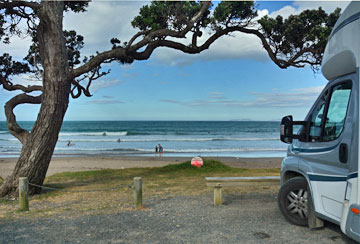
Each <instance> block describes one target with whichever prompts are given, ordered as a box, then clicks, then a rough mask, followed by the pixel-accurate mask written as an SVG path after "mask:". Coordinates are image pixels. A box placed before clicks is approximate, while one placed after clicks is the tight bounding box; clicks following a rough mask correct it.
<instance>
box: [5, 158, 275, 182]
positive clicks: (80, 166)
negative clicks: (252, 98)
mask: <svg viewBox="0 0 360 244" xmlns="http://www.w3.org/2000/svg"><path fill="white" fill-rule="evenodd" d="M208 158H212V159H216V160H219V161H221V162H223V163H225V164H226V165H229V166H232V167H238V168H280V164H281V160H282V158H235V157H208ZM16 160H17V159H16V158H1V159H0V177H2V178H3V179H5V178H6V177H7V176H8V175H9V174H10V173H11V172H12V170H13V169H14V166H15V163H16ZM187 160H191V158H190V157H162V158H160V157H155V156H154V157H141V156H138V157H137V156H131V157H120V156H119V157H109V156H87V157H53V159H52V160H51V163H50V166H49V170H48V172H47V176H50V175H53V174H56V173H60V172H74V171H86V170H97V169H124V168H140V167H141V168H143V167H161V166H164V165H168V164H177V163H182V162H185V161H187Z"/></svg>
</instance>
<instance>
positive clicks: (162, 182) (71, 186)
mask: <svg viewBox="0 0 360 244" xmlns="http://www.w3.org/2000/svg"><path fill="white" fill-rule="evenodd" d="M259 175H280V169H245V168H232V167H229V166H227V165H224V164H223V163H221V162H219V161H216V160H206V159H205V160H204V166H203V167H201V168H197V167H193V166H191V163H190V161H187V162H184V163H180V164H173V165H167V166H164V167H156V168H130V169H121V170H111V169H106V170H94V171H81V172H65V173H59V174H55V175H53V176H50V177H48V178H47V179H46V180H45V183H44V185H45V186H50V187H55V188H60V189H63V190H65V191H62V190H61V191H48V192H47V193H46V194H42V195H38V196H34V197H32V198H31V199H30V212H29V213H19V212H16V208H17V205H16V204H14V203H13V204H11V203H1V204H0V218H2V217H9V216H10V218H16V217H24V216H29V217H34V216H37V217H38V216H51V215H54V214H56V215H58V214H61V215H66V216H69V217H72V216H78V215H79V214H81V215H88V214H98V213H103V212H106V213H112V212H118V211H123V210H131V209H132V205H133V202H132V201H133V195H132V194H133V192H132V189H131V188H129V187H127V185H130V184H131V183H132V182H133V178H134V177H137V176H141V177H142V178H143V198H144V200H145V201H146V199H149V198H153V197H168V196H174V195H200V194H212V191H213V189H211V188H209V187H207V186H206V182H205V179H204V177H206V176H209V177H211V176H219V177H220V176H259ZM114 188H116V189H114ZM100 189H109V190H108V191H92V190H100ZM233 189H234V190H235V191H236V192H237V194H241V193H243V192H254V191H255V192H256V191H263V190H264V188H263V187H259V186H250V187H240V188H233ZM225 190H226V188H225ZM265 190H266V191H274V192H276V191H277V190H278V187H277V186H275V187H273V186H269V187H266V188H265ZM81 191H85V192H81ZM226 191H227V190H226ZM231 191H233V190H231ZM8 213H10V214H8Z"/></svg>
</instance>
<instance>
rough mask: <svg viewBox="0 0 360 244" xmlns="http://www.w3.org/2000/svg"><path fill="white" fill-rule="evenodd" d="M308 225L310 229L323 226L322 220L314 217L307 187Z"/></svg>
mask: <svg viewBox="0 0 360 244" xmlns="http://www.w3.org/2000/svg"><path fill="white" fill-rule="evenodd" d="M307 191H308V226H309V228H310V229H317V228H322V227H324V221H322V220H321V219H319V218H318V217H316V215H315V208H314V203H313V201H312V196H311V194H310V189H309V187H308V189H307Z"/></svg>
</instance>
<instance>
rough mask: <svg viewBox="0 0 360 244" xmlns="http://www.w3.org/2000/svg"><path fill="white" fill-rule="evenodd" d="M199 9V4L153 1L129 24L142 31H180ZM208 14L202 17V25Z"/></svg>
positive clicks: (192, 2)
mask: <svg viewBox="0 0 360 244" xmlns="http://www.w3.org/2000/svg"><path fill="white" fill-rule="evenodd" d="M200 8H201V5H200V3H199V2H194V1H191V2H185V1H181V2H179V1H171V2H165V1H164V2H163V1H154V2H152V3H151V4H150V5H146V6H144V7H142V8H141V9H140V13H139V15H138V16H136V17H135V18H134V20H133V21H132V22H131V24H132V26H133V27H137V28H139V29H140V30H142V31H147V30H150V31H154V30H159V29H169V30H177V31H181V30H182V29H183V28H184V27H185V26H186V23H188V21H189V20H190V19H191V18H192V17H193V16H194V15H195V13H196V12H198V11H199V10H200ZM209 13H210V12H208V13H207V14H206V15H205V16H204V18H203V22H204V23H205V19H206V16H207V15H208V14H209Z"/></svg>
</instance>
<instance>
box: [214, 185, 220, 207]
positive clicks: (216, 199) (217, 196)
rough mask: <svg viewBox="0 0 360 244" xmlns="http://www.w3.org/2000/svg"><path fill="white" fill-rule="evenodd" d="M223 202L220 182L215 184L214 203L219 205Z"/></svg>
mask: <svg viewBox="0 0 360 244" xmlns="http://www.w3.org/2000/svg"><path fill="white" fill-rule="evenodd" d="M221 204H222V187H221V184H220V183H218V184H217V185H216V186H214V205H215V206H219V205H221Z"/></svg>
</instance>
